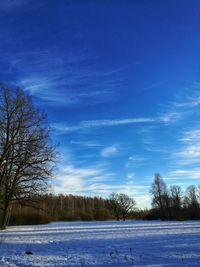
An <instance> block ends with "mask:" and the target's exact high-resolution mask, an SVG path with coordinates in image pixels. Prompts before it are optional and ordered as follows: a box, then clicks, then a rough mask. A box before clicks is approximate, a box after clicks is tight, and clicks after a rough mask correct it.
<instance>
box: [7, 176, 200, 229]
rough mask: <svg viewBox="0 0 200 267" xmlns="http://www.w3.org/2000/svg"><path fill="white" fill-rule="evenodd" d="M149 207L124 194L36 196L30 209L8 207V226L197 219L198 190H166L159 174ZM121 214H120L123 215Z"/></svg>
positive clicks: (198, 211)
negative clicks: (137, 205)
mask: <svg viewBox="0 0 200 267" xmlns="http://www.w3.org/2000/svg"><path fill="white" fill-rule="evenodd" d="M150 193H151V195H152V208H150V209H138V208H137V207H136V203H135V201H134V200H133V199H132V198H130V197H128V196H127V195H125V194H116V193H113V194H112V195H111V196H110V197H109V198H107V199H105V198H101V197H84V196H75V195H53V194H46V195H43V196H38V198H37V199H35V201H32V205H33V203H35V205H34V206H33V207H31V206H24V205H21V204H19V203H17V204H15V205H13V206H12V213H11V214H12V215H11V216H10V218H9V224H10V225H19V224H38V223H48V222H51V221H80V220H81V221H91V220H97V221H99V220H113V219H117V220H120V219H121V220H125V219H143V220H152V219H153V220H155V219H162V220H189V219H190V220H195V219H200V187H199V186H198V187H197V186H189V187H188V188H187V189H186V190H185V191H184V192H183V190H182V188H181V187H180V186H177V185H174V186H171V187H170V188H167V186H166V184H165V182H164V180H163V179H162V177H161V176H160V175H159V174H155V178H154V182H153V184H152V186H151V190H150ZM123 212H124V214H123Z"/></svg>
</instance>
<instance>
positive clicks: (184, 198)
mask: <svg viewBox="0 0 200 267" xmlns="http://www.w3.org/2000/svg"><path fill="white" fill-rule="evenodd" d="M151 195H152V208H153V210H152V214H153V217H154V216H155V218H161V219H179V220H180V219H199V218H200V186H198V187H197V186H193V185H191V186H189V187H188V188H187V189H186V191H185V192H183V190H182V188H181V187H180V186H179V185H173V186H171V187H170V188H168V187H167V185H166V183H165V182H164V180H163V178H162V177H161V176H160V174H158V173H157V174H155V178H154V182H153V184H152V188H151Z"/></svg>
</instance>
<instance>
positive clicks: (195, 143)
mask: <svg viewBox="0 0 200 267" xmlns="http://www.w3.org/2000/svg"><path fill="white" fill-rule="evenodd" d="M177 141H178V143H179V144H180V146H181V147H180V148H179V149H177V151H175V152H174V154H173V156H172V157H173V158H175V159H176V162H177V163H178V164H181V165H191V164H196V163H200V128H199V127H198V126H197V127H195V126H192V129H190V130H186V131H183V132H182V134H181V137H179V138H178V139H177Z"/></svg>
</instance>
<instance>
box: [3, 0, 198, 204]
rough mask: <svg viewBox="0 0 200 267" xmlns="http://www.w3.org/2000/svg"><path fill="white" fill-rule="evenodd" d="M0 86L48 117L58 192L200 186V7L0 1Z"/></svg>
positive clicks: (145, 194)
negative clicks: (158, 181)
mask: <svg viewBox="0 0 200 267" xmlns="http://www.w3.org/2000/svg"><path fill="white" fill-rule="evenodd" d="M0 80H1V81H3V82H5V83H8V84H10V85H14V84H15V85H16V84H17V85H19V86H21V87H22V88H23V89H24V90H26V91H27V92H28V93H30V94H32V95H33V99H34V103H35V104H36V105H38V106H39V107H40V108H41V109H42V110H45V112H47V113H48V117H49V123H50V124H51V126H52V128H53V129H54V132H53V140H54V141H55V142H59V143H60V148H59V149H60V152H61V160H60V162H59V163H58V168H57V171H56V178H55V179H54V181H53V187H54V188H53V190H54V192H56V193H66V194H68V193H72V194H81V195H90V196H93V195H98V196H104V197H107V196H109V194H110V193H111V192H124V193H127V194H129V195H130V196H133V197H135V199H136V201H137V202H138V206H140V207H145V206H149V204H150V198H149V189H150V185H151V183H152V180H153V175H154V173H155V172H160V173H161V175H162V176H163V177H164V179H165V181H166V182H167V184H169V185H171V184H179V185H181V186H182V187H183V188H185V187H187V186H188V185H191V184H194V185H196V184H199V181H200V1H199V0H190V1H188V0H187V1H184V0H180V1H179V0H167V1H160V0H137V1H136V0H135V1H134V0H132V1H128V0H127V1H124V0H123V1H122V0H121V1H117V0H116V1H106V0H102V1H100V0H99V1H98V0H96V1H95V0H94V1H87V0H85V1H76V0H71V1H67V0H59V1H58V0H41V1H35V0H0Z"/></svg>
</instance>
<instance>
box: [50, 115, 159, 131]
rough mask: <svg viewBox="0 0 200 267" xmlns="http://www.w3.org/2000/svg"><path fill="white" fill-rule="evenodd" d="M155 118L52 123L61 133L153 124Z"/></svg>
mask: <svg viewBox="0 0 200 267" xmlns="http://www.w3.org/2000/svg"><path fill="white" fill-rule="evenodd" d="M154 121H155V119H154V118H123V119H112V120H88V121H81V122H80V123H78V124H76V125H72V124H71V125H70V124H66V123H52V125H51V126H52V128H53V129H55V130H57V131H58V132H61V133H67V132H74V131H79V130H84V129H93V128H98V127H111V126H120V125H129V124H137V123H151V122H154Z"/></svg>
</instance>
